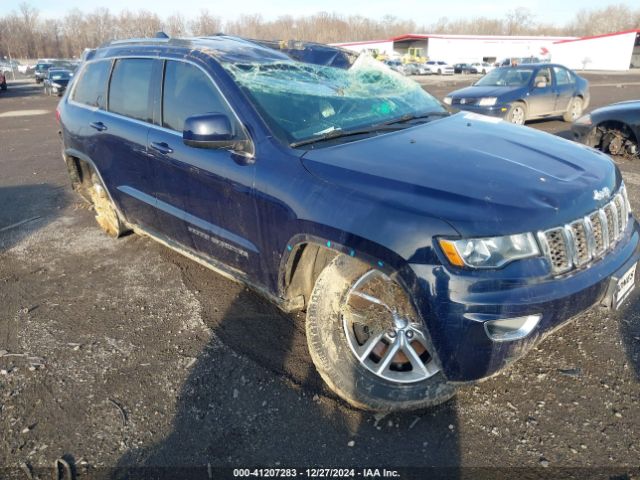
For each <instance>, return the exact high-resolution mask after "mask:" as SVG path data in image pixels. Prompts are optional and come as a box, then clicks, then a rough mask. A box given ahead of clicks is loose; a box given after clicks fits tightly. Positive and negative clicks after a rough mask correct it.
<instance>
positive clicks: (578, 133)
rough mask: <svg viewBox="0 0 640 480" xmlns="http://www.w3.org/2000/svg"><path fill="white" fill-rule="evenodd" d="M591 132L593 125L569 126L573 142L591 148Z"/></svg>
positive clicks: (575, 124)
mask: <svg viewBox="0 0 640 480" xmlns="http://www.w3.org/2000/svg"><path fill="white" fill-rule="evenodd" d="M592 131H593V125H582V124H577V123H574V124H573V125H571V133H572V134H573V139H574V141H576V142H578V143H582V144H584V145H588V146H590V147H593V141H592V136H591V132H592Z"/></svg>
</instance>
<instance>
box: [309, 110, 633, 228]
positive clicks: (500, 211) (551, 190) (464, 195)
mask: <svg viewBox="0 0 640 480" xmlns="http://www.w3.org/2000/svg"><path fill="white" fill-rule="evenodd" d="M302 162H303V164H304V166H305V168H307V170H308V171H309V172H311V173H312V174H313V175H316V176H318V177H320V178H322V179H323V180H325V181H326V182H329V183H331V184H333V185H339V186H340V187H343V188H344V189H347V190H349V191H351V192H353V194H357V195H361V196H365V197H367V199H368V200H369V201H370V202H371V205H372V208H373V207H374V205H375V203H376V202H384V203H387V204H393V205H394V206H395V207H396V208H398V209H401V210H402V209H403V210H407V211H413V212H418V213H420V214H422V215H425V216H429V217H434V218H439V219H441V220H444V221H446V222H448V223H449V224H450V225H452V226H453V227H454V228H455V229H456V230H457V231H458V232H459V233H460V234H461V235H463V236H485V235H502V234H509V233H519V232H526V231H537V230H543V229H547V228H551V227H554V226H557V225H563V224H565V223H568V222H570V221H572V220H575V219H577V218H579V217H582V216H584V215H585V214H587V213H588V212H590V211H592V210H595V209H596V208H599V207H600V206H602V205H603V204H604V203H606V201H607V199H604V200H595V198H594V197H598V198H600V195H595V194H594V191H596V190H597V191H602V190H603V189H604V188H605V187H606V188H608V189H609V191H610V192H615V191H616V190H617V188H618V187H619V185H620V182H621V177H620V174H619V172H618V170H617V168H616V167H615V165H614V164H613V162H612V161H611V160H610V159H609V157H607V156H606V155H604V154H602V153H600V152H597V151H596V150H594V149H591V148H588V147H585V146H583V145H579V144H576V143H573V142H569V141H567V140H564V139H562V138H559V137H556V136H553V135H550V134H547V133H544V132H539V131H537V130H533V129H532V128H529V127H523V126H517V125H512V124H509V123H506V122H503V121H501V120H496V119H493V118H490V117H485V116H482V115H477V114H473V113H459V114H457V115H453V116H451V117H447V118H444V119H441V120H435V121H432V122H430V123H427V124H423V125H419V126H415V127H410V128H407V129H405V130H401V131H397V132H393V133H386V134H381V135H378V136H375V137H368V138H366V139H363V140H358V141H352V142H348V143H343V144H340V145H336V146H330V147H326V148H316V149H314V150H309V151H307V152H306V153H305V154H304V155H303V156H302ZM381 221H383V219H381Z"/></svg>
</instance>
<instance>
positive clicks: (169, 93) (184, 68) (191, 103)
mask: <svg viewBox="0 0 640 480" xmlns="http://www.w3.org/2000/svg"><path fill="white" fill-rule="evenodd" d="M203 113H224V114H227V115H228V116H229V118H230V119H231V118H232V116H231V115H230V112H229V109H228V108H227V107H226V105H225V103H224V100H223V99H222V96H221V95H220V93H219V92H218V89H217V88H216V87H215V85H214V84H213V82H212V81H211V79H209V77H208V76H207V75H206V74H205V73H204V72H203V71H202V70H200V69H199V68H198V67H196V66H194V65H191V64H189V63H184V62H176V61H171V60H168V61H167V62H166V65H165V71H164V85H163V89H162V126H163V127H165V128H169V129H171V130H176V131H178V132H182V130H183V128H184V121H185V120H186V119H187V118H188V117H191V116H193V115H200V114H203Z"/></svg>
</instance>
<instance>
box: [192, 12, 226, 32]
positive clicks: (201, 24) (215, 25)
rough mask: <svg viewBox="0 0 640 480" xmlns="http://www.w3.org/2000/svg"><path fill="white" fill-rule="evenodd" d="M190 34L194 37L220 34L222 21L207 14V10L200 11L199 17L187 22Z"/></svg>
mask: <svg viewBox="0 0 640 480" xmlns="http://www.w3.org/2000/svg"><path fill="white" fill-rule="evenodd" d="M189 27H190V28H191V33H192V34H193V35H195V36H198V37H200V36H206V35H214V34H216V33H219V32H222V20H221V19H220V17H216V16H214V15H211V13H209V10H207V9H203V10H200V15H199V16H198V17H197V18H195V19H194V20H192V21H190V22H189Z"/></svg>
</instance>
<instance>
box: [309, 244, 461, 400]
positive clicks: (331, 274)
mask: <svg viewBox="0 0 640 480" xmlns="http://www.w3.org/2000/svg"><path fill="white" fill-rule="evenodd" d="M307 341H308V343H309V351H310V353H311V357H312V359H313V361H314V363H315V365H316V368H317V369H318V371H319V373H320V375H321V376H322V378H323V379H324V380H325V382H326V383H327V384H328V385H329V387H330V388H331V389H332V390H333V391H334V392H336V393H337V394H338V395H339V396H340V397H341V398H342V399H344V400H346V401H347V402H348V403H350V404H351V405H353V406H355V407H357V408H361V409H365V410H372V411H394V410H408V409H417V408H424V407H429V406H432V405H436V404H439V403H442V402H444V401H446V400H448V399H449V398H451V397H452V396H453V395H454V393H455V389H454V387H453V386H452V385H451V384H449V383H447V381H446V379H445V378H444V375H443V374H442V373H441V372H440V367H439V365H438V363H437V362H436V360H435V358H434V356H433V353H434V348H433V345H432V344H431V340H430V338H429V335H428V333H427V331H426V330H425V328H424V324H423V322H422V319H421V318H420V316H419V315H418V314H417V313H416V311H415V308H414V307H413V305H412V303H411V301H410V299H409V296H408V294H407V293H406V291H405V290H404V289H403V288H402V287H401V286H400V284H399V283H397V282H396V281H394V280H393V279H392V278H390V277H389V276H387V275H386V274H384V273H382V272H381V271H379V270H375V269H372V268H371V267H370V266H368V265H366V264H363V263H361V262H359V261H357V260H354V259H352V258H350V257H347V256H343V255H340V256H338V257H336V258H335V259H334V260H333V261H332V262H331V263H330V264H329V265H328V266H327V267H326V268H325V269H324V270H323V271H322V273H321V274H320V276H319V277H318V280H317V282H316V284H315V287H314V289H313V293H312V295H311V300H310V302H309V308H308V310H307Z"/></svg>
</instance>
